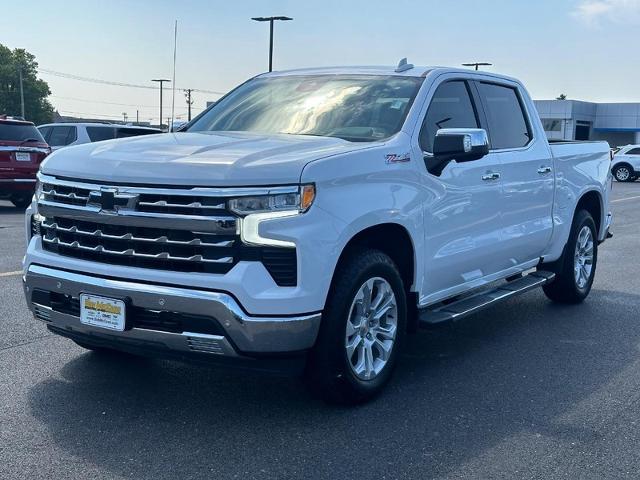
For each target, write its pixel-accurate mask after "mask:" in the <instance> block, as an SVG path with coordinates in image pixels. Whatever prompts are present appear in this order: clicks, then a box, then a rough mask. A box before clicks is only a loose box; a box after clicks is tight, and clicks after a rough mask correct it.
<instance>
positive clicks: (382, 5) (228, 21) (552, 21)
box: [0, 0, 640, 123]
mask: <svg viewBox="0 0 640 480" xmlns="http://www.w3.org/2000/svg"><path fill="white" fill-rule="evenodd" d="M0 6H1V8H2V10H1V11H2V15H1V16H0V43H1V44H4V45H6V46H8V47H10V48H16V47H18V48H25V49H27V50H28V51H29V52H31V53H33V54H34V55H36V59H37V61H38V63H39V65H40V67H41V68H42V69H44V70H49V71H54V72H62V73H64V74H71V75H76V76H81V77H89V78H94V79H102V80H107V81H114V82H122V83H129V84H137V85H146V86H150V87H154V84H153V83H152V82H151V79H152V78H159V77H164V78H171V77H172V59H173V28H174V22H175V21H176V20H177V21H178V42H177V69H176V86H177V87H178V88H179V89H182V88H195V89H201V90H208V91H210V92H220V93H223V92H226V91H228V90H229V89H231V88H233V87H234V86H236V85H237V84H239V83H241V82H243V81H244V80H246V79H247V78H250V77H251V76H253V75H256V74H258V73H261V72H263V71H265V70H266V69H267V67H268V63H267V62H268V40H269V34H268V24H266V23H258V22H253V21H251V20H250V18H251V17H254V16H271V15H287V16H290V17H293V19H294V20H293V21H290V22H280V23H277V24H276V27H275V47H274V69H275V70H284V69H290V68H300V67H312V66H327V65H395V64H397V62H398V60H399V59H400V58H402V57H408V59H409V62H411V63H414V64H416V65H445V66H459V65H460V64H461V63H463V62H472V61H486V62H491V63H492V64H493V65H492V66H491V67H487V70H489V71H493V72H498V73H504V74H508V75H511V76H514V77H517V78H519V79H521V80H522V81H523V82H524V83H525V85H527V88H528V89H529V91H530V93H531V94H532V96H533V97H534V98H536V99H549V98H555V97H556V96H558V95H559V94H561V93H564V94H566V95H567V96H568V97H569V98H572V99H578V100H586V101H610V102H640V81H639V80H640V69H639V68H638V64H637V62H636V61H635V58H636V55H637V51H638V43H639V42H638V39H639V37H640V33H639V32H640V29H639V28H638V27H639V26H640V0H535V1H531V0H527V1H524V0H491V1H472V0H455V1H451V0H449V1H446V0H433V1H432V0H413V1H410V0H297V1H296V0H236V1H228V0H227V1H218V0H209V1H206V0H182V1H170V0H135V1H134V0H128V1H125V0H105V1H98V0H64V1H63V0H46V1H41V0H21V1H15V0H0ZM40 76H41V78H43V79H44V80H46V81H47V82H48V83H49V86H50V88H51V92H52V95H51V97H50V98H49V100H50V101H51V103H52V104H53V105H54V107H55V108H56V109H57V110H58V111H60V113H61V114H63V115H75V116H91V117H97V118H105V119H113V120H117V119H122V118H123V115H122V114H123V113H126V114H127V118H128V119H129V120H132V119H135V117H136V110H137V111H138V112H139V119H140V121H152V122H154V123H156V122H157V119H158V116H159V114H158V104H159V91H158V90H157V85H156V87H155V88H156V89H155V90H154V89H143V88H132V87H121V86H110V85H103V84H96V83H91V82H85V81H79V80H73V79H69V78H62V77H59V76H55V75H53V74H51V73H47V72H41V74H40ZM219 96H220V95H219V94H214V93H204V92H195V93H194V94H193V99H194V105H193V109H194V113H197V112H199V111H201V110H202V109H203V108H204V107H205V104H206V101H208V100H216V99H217V98H219ZM171 97H172V93H171V90H170V89H169V90H167V89H165V93H164V117H165V118H166V117H167V116H168V115H170V105H171ZM175 105H176V117H177V118H183V119H186V103H185V99H184V95H183V93H182V91H181V90H177V91H176V97H175Z"/></svg>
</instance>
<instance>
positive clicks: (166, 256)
mask: <svg viewBox="0 0 640 480" xmlns="http://www.w3.org/2000/svg"><path fill="white" fill-rule="evenodd" d="M42 240H43V242H45V243H51V244H55V245H59V246H63V247H67V248H72V249H77V250H84V251H88V252H96V253H104V254H108V255H116V256H122V257H137V258H147V259H155V260H175V261H184V262H197V263H233V257H222V258H204V257H203V256H202V255H200V254H198V255H191V256H189V257H178V256H175V255H171V254H170V253H169V252H160V253H155V254H154V253H138V252H136V251H135V250H134V249H133V248H128V249H126V250H111V249H107V248H105V247H104V246H103V245H96V246H94V247H91V246H88V245H82V244H81V243H80V242H79V241H77V240H75V241H73V242H63V241H62V240H60V239H59V238H58V237H54V238H49V237H46V236H45V237H43V238H42Z"/></svg>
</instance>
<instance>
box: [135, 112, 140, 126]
mask: <svg viewBox="0 0 640 480" xmlns="http://www.w3.org/2000/svg"><path fill="white" fill-rule="evenodd" d="M136 123H140V110H136Z"/></svg>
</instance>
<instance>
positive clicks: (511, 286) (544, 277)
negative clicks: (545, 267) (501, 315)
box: [418, 270, 556, 326]
mask: <svg viewBox="0 0 640 480" xmlns="http://www.w3.org/2000/svg"><path fill="white" fill-rule="evenodd" d="M555 276H556V274H555V273H552V272H546V271H542V270H540V271H537V272H532V273H530V274H528V275H526V276H523V277H520V278H518V279H516V280H511V281H507V282H505V283H502V284H500V285H498V286H492V287H490V288H488V289H486V290H481V291H479V292H476V293H474V294H472V295H469V296H466V297H462V298H460V299H458V300H455V301H452V302H440V303H437V304H435V305H431V306H429V307H427V308H424V309H421V310H420V311H419V313H418V320H419V323H420V325H421V326H427V325H433V324H437V323H442V322H448V321H455V320H460V319H461V318H464V317H466V316H468V315H472V314H474V313H477V312H479V311H481V310H484V309H485V308H489V307H491V306H493V305H496V304H498V303H500V302H504V301H505V300H508V299H510V298H512V297H515V296H516V295H520V294H521V293H525V292H528V291H529V290H533V289H534V288H538V287H542V286H543V285H546V284H547V283H550V282H551V281H553V279H554V278H555Z"/></svg>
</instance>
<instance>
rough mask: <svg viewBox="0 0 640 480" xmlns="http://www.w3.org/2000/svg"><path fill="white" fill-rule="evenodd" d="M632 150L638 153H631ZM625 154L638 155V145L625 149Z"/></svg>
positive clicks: (639, 151)
mask: <svg viewBox="0 0 640 480" xmlns="http://www.w3.org/2000/svg"><path fill="white" fill-rule="evenodd" d="M633 152H638V153H633ZM625 155H640V147H633V148H630V149H629V150H627V153H625Z"/></svg>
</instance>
